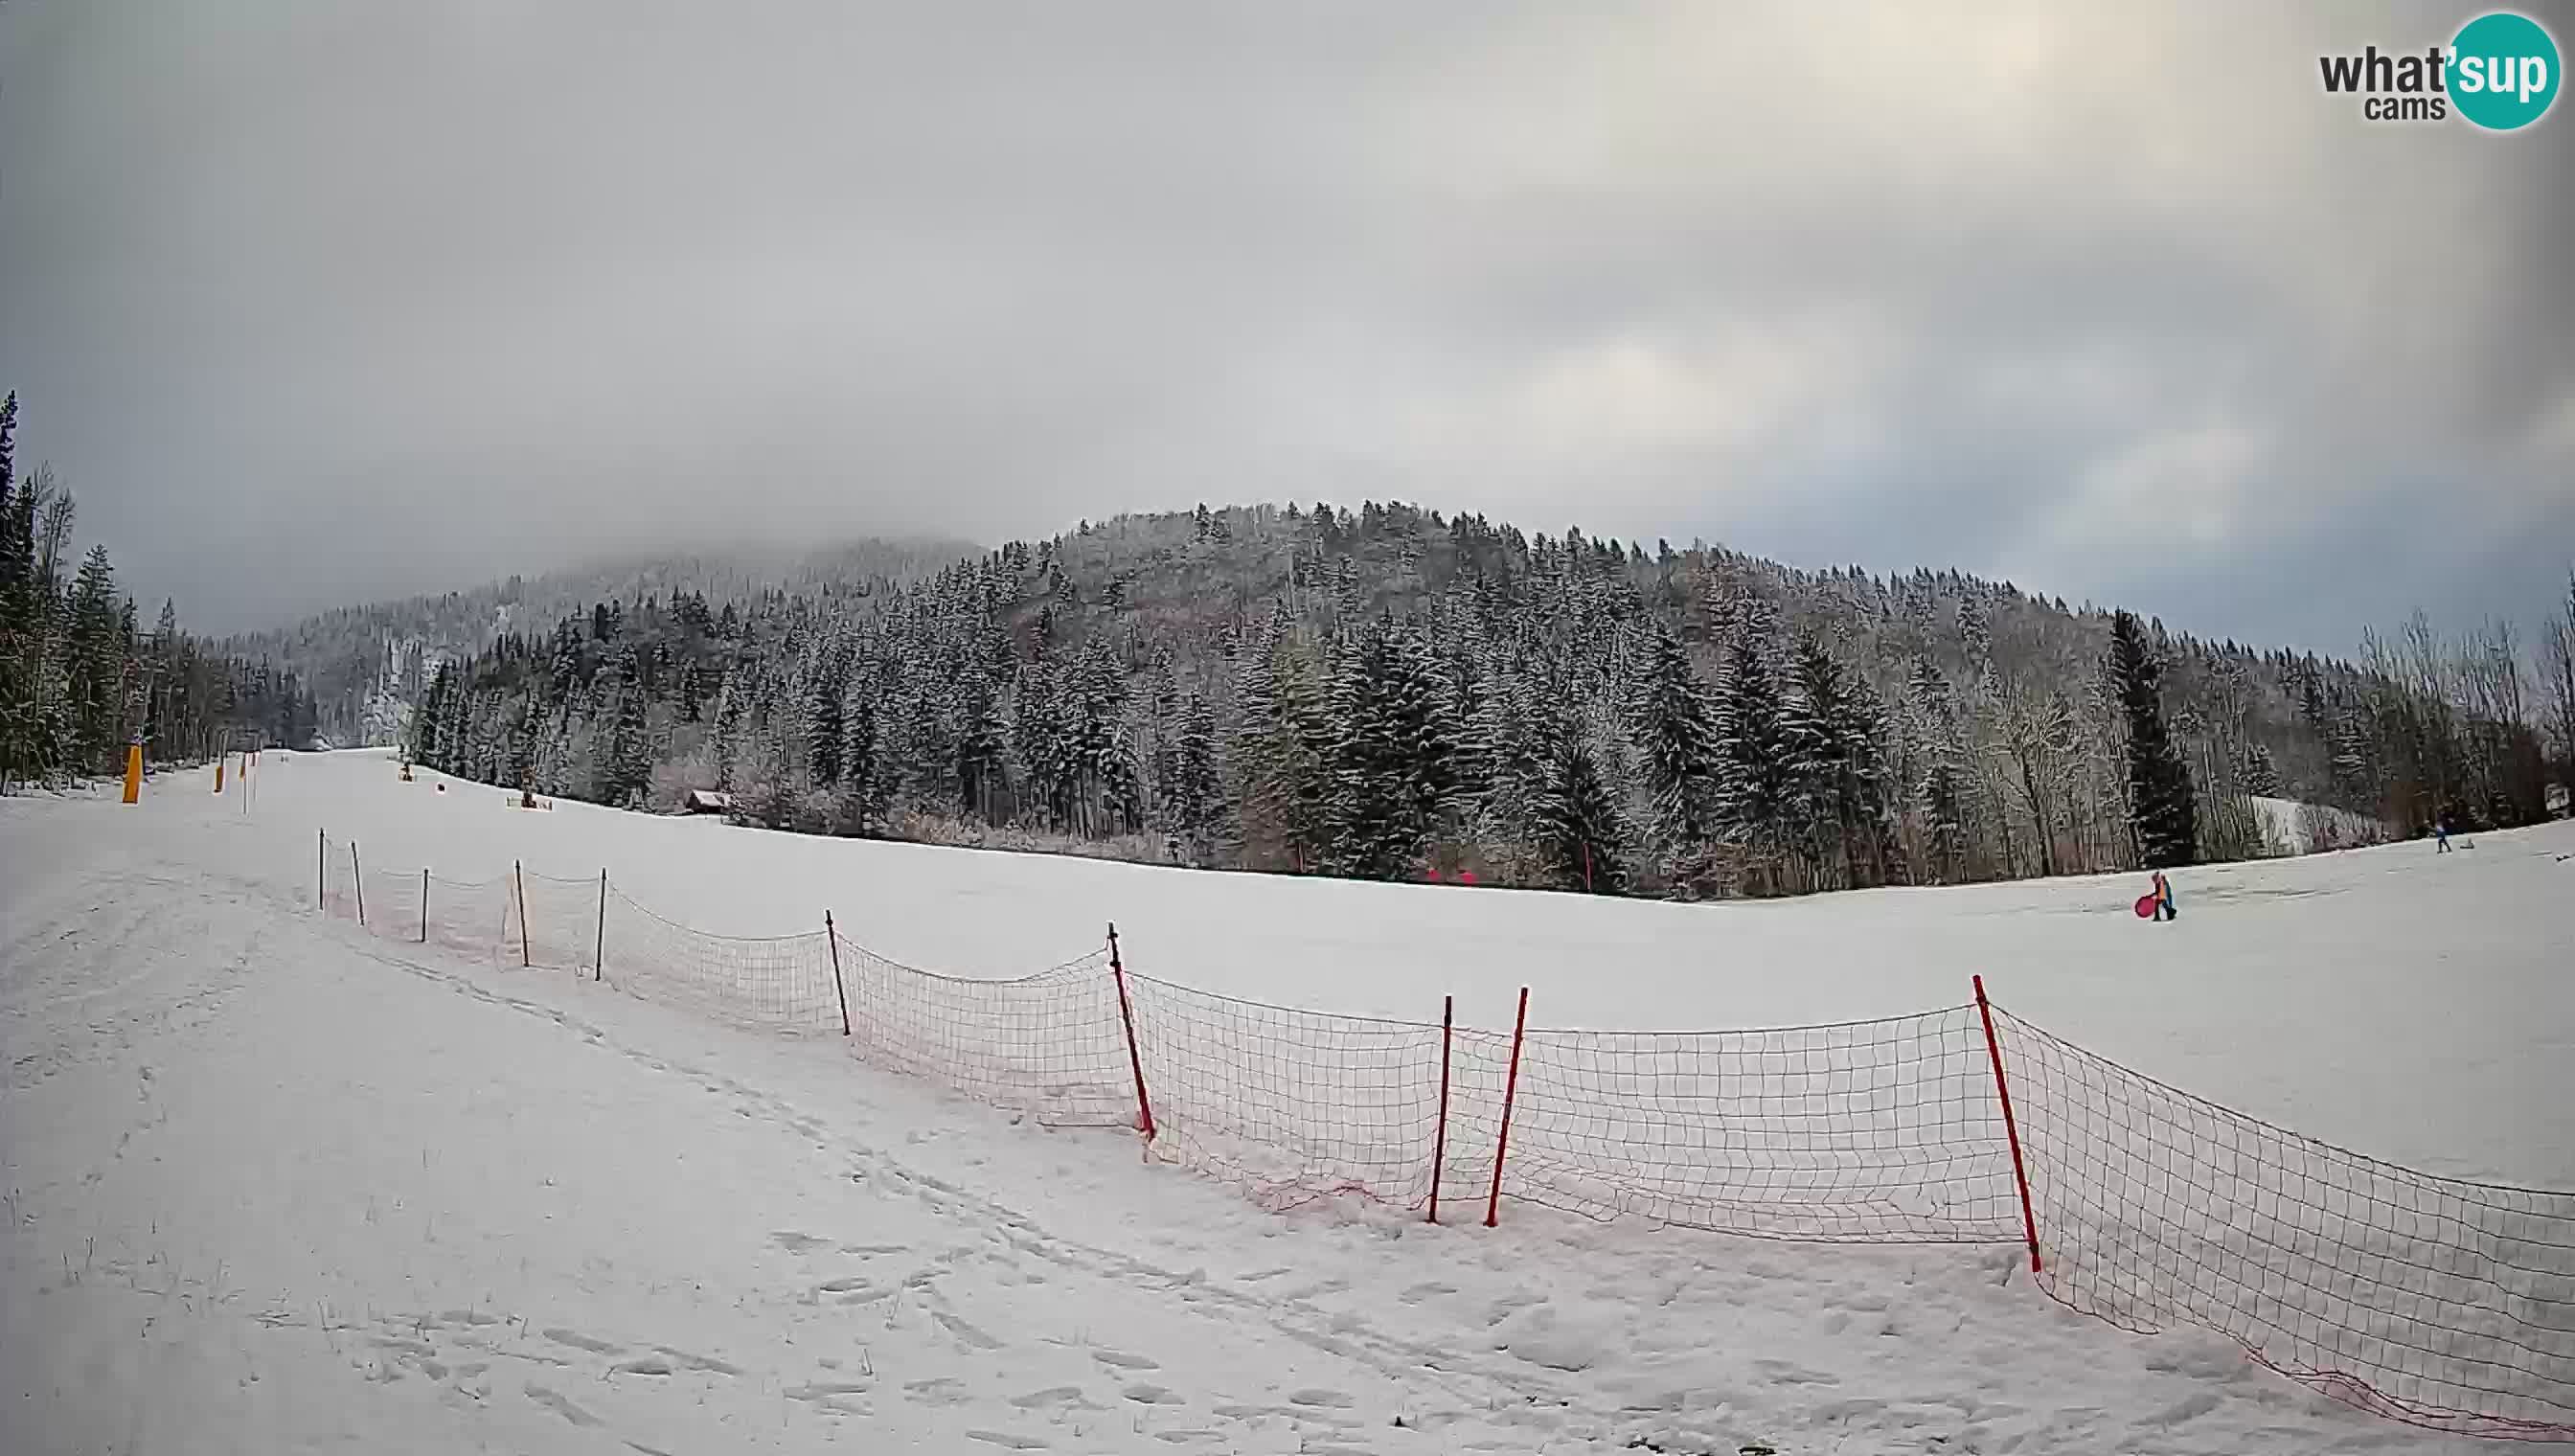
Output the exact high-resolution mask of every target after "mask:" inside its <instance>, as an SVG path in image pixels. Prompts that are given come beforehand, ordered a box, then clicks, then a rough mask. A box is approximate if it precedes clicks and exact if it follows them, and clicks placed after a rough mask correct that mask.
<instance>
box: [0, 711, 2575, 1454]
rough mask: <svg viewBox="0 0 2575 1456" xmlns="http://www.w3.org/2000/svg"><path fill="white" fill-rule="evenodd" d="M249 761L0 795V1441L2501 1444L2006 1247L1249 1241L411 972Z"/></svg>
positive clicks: (314, 805)
mask: <svg viewBox="0 0 2575 1456" xmlns="http://www.w3.org/2000/svg"><path fill="white" fill-rule="evenodd" d="M281 764H283V765H284V766H280V765H281ZM261 771H262V772H263V773H264V774H265V775H266V781H265V782H264V784H263V787H262V799H261V802H260V812H259V815H258V816H257V817H256V818H255V819H254V820H252V821H249V822H244V821H241V820H238V819H233V818H229V817H227V816H226V814H225V813H224V812H223V810H224V809H226V808H228V807H230V804H229V803H226V802H221V801H216V800H213V799H212V797H211V795H206V794H203V793H202V791H201V790H197V791H191V790H192V788H193V787H194V785H193V784H192V781H191V779H190V778H188V777H181V776H175V775H171V776H164V777H162V778H160V779H158V780H156V781H155V784H154V789H153V794H152V797H151V800H150V801H149V802H147V803H146V804H145V805H144V806H142V807H140V808H136V809H125V808H121V807H120V806H118V805H115V804H114V803H112V802H106V801H94V800H82V799H65V800H53V799H43V798H37V799H23V800H12V801H0V867H5V870H6V882H7V883H8V884H9V885H10V886H11V891H10V894H9V896H8V898H7V900H6V901H5V903H0V1035H5V1043H0V1051H5V1062H6V1068H7V1080H6V1084H5V1093H0V1195H5V1214H6V1237H5V1242H0V1256H5V1257H0V1351H7V1352H9V1353H8V1357H7V1358H6V1359H5V1360H0V1450H5V1451H9V1452H12V1453H17V1452H26V1453H46V1452H55V1451H63V1452H69V1451H115V1452H120V1453H126V1452H156V1451H170V1452H178V1451H186V1452H192V1453H193V1452H210V1451H241V1452H272V1451H295V1450H322V1449H331V1450H341V1449H351V1448H363V1449H367V1450H369V1451H396V1452H408V1451H420V1452H431V1451H440V1452H444V1451H454V1450H473V1449H503V1450H515V1451H565V1452H594V1451H596V1452H620V1453H622V1452H629V1451H642V1452H650V1453H662V1456H688V1453H698V1452H718V1451H742V1450H758V1451H805V1450H815V1449H822V1448H825V1447H828V1446H835V1445H843V1446H846V1445H849V1444H851V1443H853V1442H861V1443H884V1448H886V1449H935V1450H976V1449H985V1448H987V1447H990V1448H994V1449H1000V1450H1026V1451H1158V1452H1172V1451H1181V1452H1189V1451H1206V1452H1273V1451H1277V1452H1287V1451H1390V1452H1400V1451H1420V1452H1462V1451H1495V1452H1508V1451H1563V1452H1575V1451H1615V1450H1622V1449H1656V1450H1662V1451H1667V1452H1715V1453H1737V1452H1740V1451H1741V1450H1743V1449H1745V1448H1747V1447H1751V1448H1756V1449H1758V1448H1764V1447H1766V1448H1768V1449H1771V1450H1774V1451H1776V1452H1778V1453H1780V1456H1790V1453H1807V1452H1813V1453H1833V1452H1850V1453H1856V1452H1861V1451H1869V1452H1876V1451H1903V1452H1980V1453H1998V1452H2048V1453H2056V1452H2105V1453H2106V1452H2132V1451H2157V1452H2168V1453H2176V1456H2198V1453H2207V1456H2217V1453H2225V1456H2236V1453H2243V1452H2253V1451H2260V1452H2266V1453H2268V1452H2382V1451H2384V1452H2397V1451H2405V1452H2413V1451H2468V1450H2484V1451H2492V1450H2494V1449H2496V1448H2495V1447H2493V1446H2492V1445H2491V1444H2488V1443H2479V1442H2469V1441H2465V1440H2457V1439H2448V1438H2441V1437H2436V1436H2431V1435H2427V1434H2425V1433H2423V1432H2419V1431H2414V1430H2411V1429H2409V1428H2407V1427H2404V1426H2401V1425H2397V1424H2394V1423H2391V1422H2386V1421H2381V1420H2376V1419H2373V1418H2370V1417H2367V1416H2365V1415H2362V1414H2360V1413H2358V1412H2356V1411H2353V1410H2351V1409H2349V1408H2346V1407H2344V1406H2341V1405H2339V1404H2336V1403H2334V1402H2332V1401H2330V1400H2328V1399H2326V1398H2324V1397H2322V1396H2319V1395H2316V1394H2314V1393H2312V1392H2309V1391H2306V1390H2304V1389H2302V1388H2300V1387H2297V1386H2294V1385H2291V1384H2289V1383H2287V1382H2285V1381H2282V1380H2280V1379H2278V1378H2276V1377H2274V1376H2271V1375H2270V1374H2268V1373H2267V1372H2264V1371H2262V1370H2260V1369H2258V1368H2256V1367H2253V1366H2251V1365H2249V1364H2248V1363H2247V1362H2246V1361H2245V1360H2244V1359H2243V1358H2242V1356H2241V1355H2240V1354H2239V1353H2238V1352H2237V1351H2236V1350H2235V1349H2234V1348H2233V1347H2232V1346H2231V1345H2228V1344H2226V1343H2225V1342H2224V1341H2222V1340H2216V1339H2213V1338H2209V1337H2201V1336H2194V1335H2190V1334H2186V1333H2180V1334H2172V1335H2167V1336H2163V1337H2159V1338H2154V1339H2141V1338H2136V1337H2132V1336H2128V1335H2124V1334H2121V1333H2119V1332H2117V1331H2115V1330H2112V1329H2111V1328H2109V1327H2108V1326H2106V1325H2103V1324H2100V1323H2098V1322H2096V1321H2092V1320H2087V1319H2083V1318H2080V1317H2077V1316H2074V1315H2071V1314H2069V1313H2067V1312H2066V1311H2064V1310H2062V1309H2060V1308H2059V1307H2057V1306H2056V1305H2054V1304H2052V1303H2050V1302H2048V1301H2047V1300H2045V1299H2044V1298H2042V1297H2041V1296H2040V1295H2038V1294H2037V1292H2036V1291H2035V1290H2034V1289H2032V1288H2031V1286H2030V1284H2029V1281H2028V1279H2027V1276H2026V1273H2025V1270H2024V1266H2023V1265H2022V1263H2021V1256H2020V1254H2019V1253H2018V1251H2017V1250H2016V1249H2012V1248H1990V1249H1980V1248H1921V1249H1914V1248H1899V1249H1885V1248H1822V1247H1808V1246H1799V1245H1792V1244H1776V1243H1760V1242H1754V1241H1749V1240H1742V1239H1731V1238H1724V1237H1717V1236H1710V1235H1701V1234H1692V1233H1686V1232H1680V1231H1672V1230H1655V1229H1651V1228H1645V1227H1632V1226H1626V1225H1619V1226H1601V1225H1595V1224H1591V1223H1588V1222H1584V1221H1581V1220H1578V1219H1570V1218H1562V1217H1557V1216H1553V1215H1549V1214H1546V1213H1544V1212H1542V1211H1538V1210H1532V1209H1527V1208H1518V1207H1509V1206H1506V1207H1505V1210H1504V1217H1503V1224H1502V1227H1500V1228H1499V1229H1495V1230H1486V1229H1483V1228H1481V1227H1477V1226H1473V1225H1472V1224H1471V1223H1469V1224H1467V1225H1466V1226H1450V1227H1438V1228H1432V1227H1428V1226H1425V1225H1422V1224H1420V1223H1418V1222H1416V1221H1413V1220H1412V1219H1411V1218H1410V1217H1409V1216H1407V1215H1403V1214H1401V1213H1399V1212H1395V1211H1390V1210H1382V1209H1375V1208H1368V1207H1361V1206H1351V1205H1349V1204H1348V1203H1346V1202H1342V1203H1325V1204H1322V1205H1318V1206H1315V1207H1311V1208H1308V1209H1305V1210H1302V1211H1300V1212H1298V1213H1296V1214H1293V1215H1289V1216H1285V1217H1282V1216H1275V1215H1272V1214H1269V1213H1266V1212H1263V1211H1261V1210H1259V1209H1258V1208H1256V1207H1254V1206H1252V1205H1251V1204H1250V1203H1248V1202H1247V1201H1246V1200H1244V1199H1242V1198H1240V1197H1239V1196H1237V1195H1235V1194H1234V1193H1232V1192H1231V1191H1229V1190H1227V1189H1226V1188H1224V1187H1222V1186H1220V1185H1217V1184H1214V1183H1210V1182H1206V1181H1203V1180H1200V1179H1197V1178H1194V1177H1192V1176H1190V1175H1188V1174H1186V1173H1182V1172H1179V1171H1176V1170H1174V1169H1172V1168H1169V1167H1167V1166H1162V1165H1155V1164H1148V1163H1145V1162H1143V1161H1141V1160H1140V1158H1139V1156H1138V1150H1137V1147H1136V1144H1135V1142H1134V1140H1133V1139H1132V1138H1128V1137H1123V1136H1118V1135H1110V1134H1099V1133H1051V1132H1047V1131H1045V1130H1043V1129H1040V1128H1037V1127H1035V1126H1034V1125H1028V1124H1024V1123H1016V1122H1014V1121H1013V1120H1011V1119H1010V1118H1008V1117H1006V1116H1004V1115H1002V1114H999V1113H996V1112H992V1111H990V1110H988V1109H985V1108H982V1107H978V1106H974V1105H971V1104H968V1103H965V1102H963V1101H961V1100H959V1099H956V1098H954V1097H950V1096H947V1095H944V1094H942V1093H940V1092H939V1091H937V1090H936V1089H934V1088H932V1087H929V1086H927V1085H925V1084H923V1083H921V1082H918V1081H913V1080H908V1079H904V1078H900V1077H896V1076H893V1075H890V1074H886V1073H883V1072H880V1071H877V1070H875V1069H873V1068H870V1067H868V1066H866V1065H864V1064H862V1063H857V1062H855V1061H853V1060H852V1059H851V1058H850V1057H849V1056H848V1055H847V1054H846V1053H845V1052H844V1051H843V1049H842V1048H841V1047H840V1046H839V1045H837V1044H835V1043H833V1042H831V1041H828V1040H824V1041H817V1040H796V1039H782V1038H769V1037H763V1036H761V1035H758V1034H756V1033H750V1032H744V1031H737V1030H733V1029H730V1028H727V1027H724V1026H721V1025H716V1024H712V1023H708V1022H704V1021H700V1020H697V1019H694V1018H692V1017H690V1016H688V1015H687V1014H685V1013H684V1012H681V1011H678V1010H675V1009H672V1008H669V1007H664V1006H659V1005H653V1004H648V1003H644V1002H641V1001H638V1000H636V999H634V998H632V997H630V996H627V995H624V994H622V993H620V992H619V991H617V990H616V989H615V987H614V984H613V978H612V984H610V985H604V986H603V985H599V984H596V983H590V982H583V981H579V980H576V979H574V978H573V977H571V976H568V975H564V974H561V973H549V972H544V971H538V972H527V971H517V970H507V969H497V968H494V967H490V966H485V965H480V964H474V963H469V962H466V961H462V960H457V959H454V958H449V957H445V956H441V955H439V954H438V953H437V952H435V951H429V952H426V953H422V954H418V955H413V954H409V953H404V952H402V951H401V950H400V948H399V947H395V946H390V945H387V944H385V943H382V942H379V941H375V940H372V939H369V938H367V937H365V936H363V935H362V934H361V932H359V931H357V930H355V929H354V928H353V927H350V926H346V925H342V924H337V923H333V922H328V921H324V920H321V919H320V918H319V917H317V916H316V915H314V914H313V913H312V911H311V909H310V906H309V884H308V885H307V898H306V899H305V900H304V901H303V902H300V903H299V900H298V897H297V892H296V890H295V888H294V884H295V878H294V876H295V873H296V871H295V869H294V868H293V865H294V864H295V862H296V860H295V858H294V855H295V854H296V852H297V851H296V850H295V848H294V844H295V843H296V841H297V839H298V837H299V836H300V837H301V839H302V842H303V844H304V848H303V850H302V851H301V854H302V858H301V863H302V865H303V872H304V873H306V874H309V873H310V870H311V852H310V844H311V839H310V835H311V833H312V830H313V827H314V825H315V824H316V823H317V822H320V821H322V820H323V819H325V818H329V819H331V820H332V826H333V828H334V830H335V832H336V831H348V832H353V833H356V834H357V835H359V836H360V837H362V838H364V837H367V835H368V834H369V832H370V825H369V824H368V823H366V822H365V817H366V815H367V814H368V813H370V812H371V811H375V810H371V809H370V808H369V807H368V799H369V795H371V794H375V795H382V794H385V793H387V792H388V790H387V789H385V788H384V787H382V786H381V783H380V780H388V779H390V778H391V776H392V775H391V770H390V768H389V767H388V766H387V765H386V764H385V763H384V761H383V759H382V758H380V757H373V756H370V755H346V756H335V757H334V758H328V759H325V758H316V757H311V756H306V755H295V756H293V757H291V758H286V757H283V756H281V757H279V758H277V759H275V760H272V761H270V762H268V763H265V764H264V765H263V768H262V770H261ZM299 775H300V776H299ZM409 786H412V785H406V787H409ZM573 808H574V806H571V805H566V806H564V808H562V809H559V810H558V811H557V812H558V813H559V814H565V815H567V816H572V811H573ZM385 812H387V813H388V814H390V812H391V811H390V810H386V811H385ZM595 817H598V818H600V819H602V820H604V821H606V822H607V824H608V828H607V829H605V830H602V832H608V831H613V830H614V829H615V827H616V825H617V823H618V820H617V819H616V817H615V816H609V815H604V814H603V815H596V816H595ZM628 822H633V821H631V820H630V821H628ZM693 827H703V826H693ZM2541 833H2542V834H2554V835H2556V836H2557V839H2564V838H2567V837H2568V834H2567V831H2565V830H2563V829H2551V830H2544V831H2541ZM694 842H696V843H698V844H700V845H704V844H705V843H706V842H707V841H706V840H705V839H703V838H699V839H696V840H695V841H694ZM2484 843H2485V846H2486V847H2485V848H2484V849H2483V850H2481V851H2480V852H2481V853H2483V854H2485V855H2488V856H2492V857H2500V856H2497V855H2496V849H2497V847H2498V846H2505V845H2508V843H2509V841H2508V839H2507V838H2506V836H2501V835H2488V836H2484ZM2549 844H2550V846H2551V847H2553V848H2555V849H2558V850H2563V849H2564V848H2566V847H2567V845H2566V844H2564V843H2559V842H2557V841H2556V839H2552V840H2550V841H2549ZM489 852H490V857H495V858H499V859H502V860H506V859H507V858H508V857H509V852H510V851H509V848H508V846H506V845H504V844H501V843H498V842H496V843H494V844H492V845H491V846H490V851H489ZM2379 852H2389V851H2379ZM990 858H991V856H984V855H976V854H971V853H964V852H958V853H954V854H952V855H950V856H949V862H951V863H953V864H954V865H955V866H956V870H957V872H958V873H960V874H961V875H963V876H966V877H967V878H969V879H971V878H972V877H973V876H974V875H975V874H976V873H977V872H978V871H979V869H980V868H981V867H982V866H984V865H986V864H988V863H989V862H990ZM465 867H466V866H464V865H463V864H461V863H460V864H459V866H458V868H459V870H460V872H462V871H463V870H464V869H465ZM478 867H479V866H478ZM2442 868H2443V869H2444V870H2445V871H2446V870H2450V869H2451V868H2452V866H2451V865H2449V864H2447V863H2445V864H2444V865H2443V866H2442ZM1168 883H1170V885H1171V887H1170V888H1168V889H1167V890H1166V891H1165V892H1166V893H1170V894H1175V895H1186V894H1187V893H1189V892H1190V886H1191V883H1192V881H1191V879H1190V878H1189V877H1181V878H1178V879H1177V880H1174V881H1168ZM1238 892H1239V891H1238ZM1418 893H1424V894H1437V893H1440V892H1439V891H1427V890H1425V891H1418ZM2190 911H2191V905H2190V904H2189V902H2187V901H2186V902H2185V914H2186V915H2187V914H2189V913H2190ZM1580 912H1581V913H1583V914H1585V915H1590V914H1594V913H1596V912H1597V911H1596V908H1595V907H1589V906H1585V907H1582V908H1581V910H1580ZM2265 912H2266V913H2276V911H2265ZM2541 948H2542V950H2545V949H2546V948H2547V947H2545V946H2543V947H2541ZM2561 948H2562V946H2561ZM929 958H932V959H934V960H935V957H929ZM1285 998H1287V999H1297V997H1295V996H1292V995H1291V996H1287V997H1285ZM1879 1009H1881V1010H1885V1011H1890V1012H1893V1011H1902V1010H1909V1009H1913V1007H1912V1006H1909V1005H1903V1004H1896V1005H1887V1006H1882V1007H1880V1008H1879ZM2068 1029H2069V1030H2078V1031H2079V1028H2068ZM2565 1033H2566V1027H2565V1026H2563V1025H2562V1024H2554V1023H2549V1022H2547V1021H2545V1020H2544V1019H2543V1021H2542V1023H2541V1024H2537V1025H2533V1026H2529V1027H2527V1028H2524V1030H2523V1032H2522V1033H2521V1034H2523V1035H2525V1036H2526V1037H2528V1038H2530V1039H2532V1040H2534V1041H2536V1042H2539V1043H2541V1044H2543V1045H2544V1044H2547V1043H2548V1039H2549V1038H2550V1037H2556V1038H2559V1039H2560V1040H2561V1041H2562V1039H2563V1038H2564V1036H2565Z"/></svg>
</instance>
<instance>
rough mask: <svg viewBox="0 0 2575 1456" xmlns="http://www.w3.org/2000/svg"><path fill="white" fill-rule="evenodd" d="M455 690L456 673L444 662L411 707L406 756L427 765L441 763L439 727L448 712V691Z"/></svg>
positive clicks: (405, 747)
mask: <svg viewBox="0 0 2575 1456" xmlns="http://www.w3.org/2000/svg"><path fill="white" fill-rule="evenodd" d="M454 691H455V675H454V674H453V673H451V672H449V671H448V666H447V664H445V663H441V664H439V665H438V672H437V673H436V674H435V675H433V676H432V677H431V678H430V680H429V694H428V696H427V697H425V698H423V699H422V700H421V701H420V704H419V706H418V707H416V708H414V709H413V710H412V715H411V739H410V741H408V742H406V743H405V744H404V745H403V753H404V756H406V757H408V758H410V759H411V761H413V762H415V763H418V764H420V765H421V766H422V767H424V768H437V767H439V766H440V756H441V755H440V745H439V730H440V728H442V727H443V725H444V721H445V718H446V715H447V699H448V695H449V694H451V693H452V692H454Z"/></svg>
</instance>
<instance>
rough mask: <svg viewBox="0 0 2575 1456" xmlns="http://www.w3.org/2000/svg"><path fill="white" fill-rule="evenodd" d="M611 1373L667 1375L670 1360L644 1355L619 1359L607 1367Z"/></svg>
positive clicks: (669, 1368)
mask: <svg viewBox="0 0 2575 1456" xmlns="http://www.w3.org/2000/svg"><path fill="white" fill-rule="evenodd" d="M608 1373H609V1374H611V1375H668V1374H670V1373H671V1362H670V1361H668V1360H663V1359H657V1358H655V1357H653V1356H651V1355H645V1356H642V1357H640V1358H637V1359H633V1360H620V1361H618V1362H617V1363H616V1364H614V1365H611V1366H609V1367H608Z"/></svg>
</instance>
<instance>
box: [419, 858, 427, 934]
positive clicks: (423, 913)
mask: <svg viewBox="0 0 2575 1456" xmlns="http://www.w3.org/2000/svg"><path fill="white" fill-rule="evenodd" d="M420 943H421V944H423V945H426V944H428V943H429V866H428V865H426V864H424V865H422V866H421V867H420Z"/></svg>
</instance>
